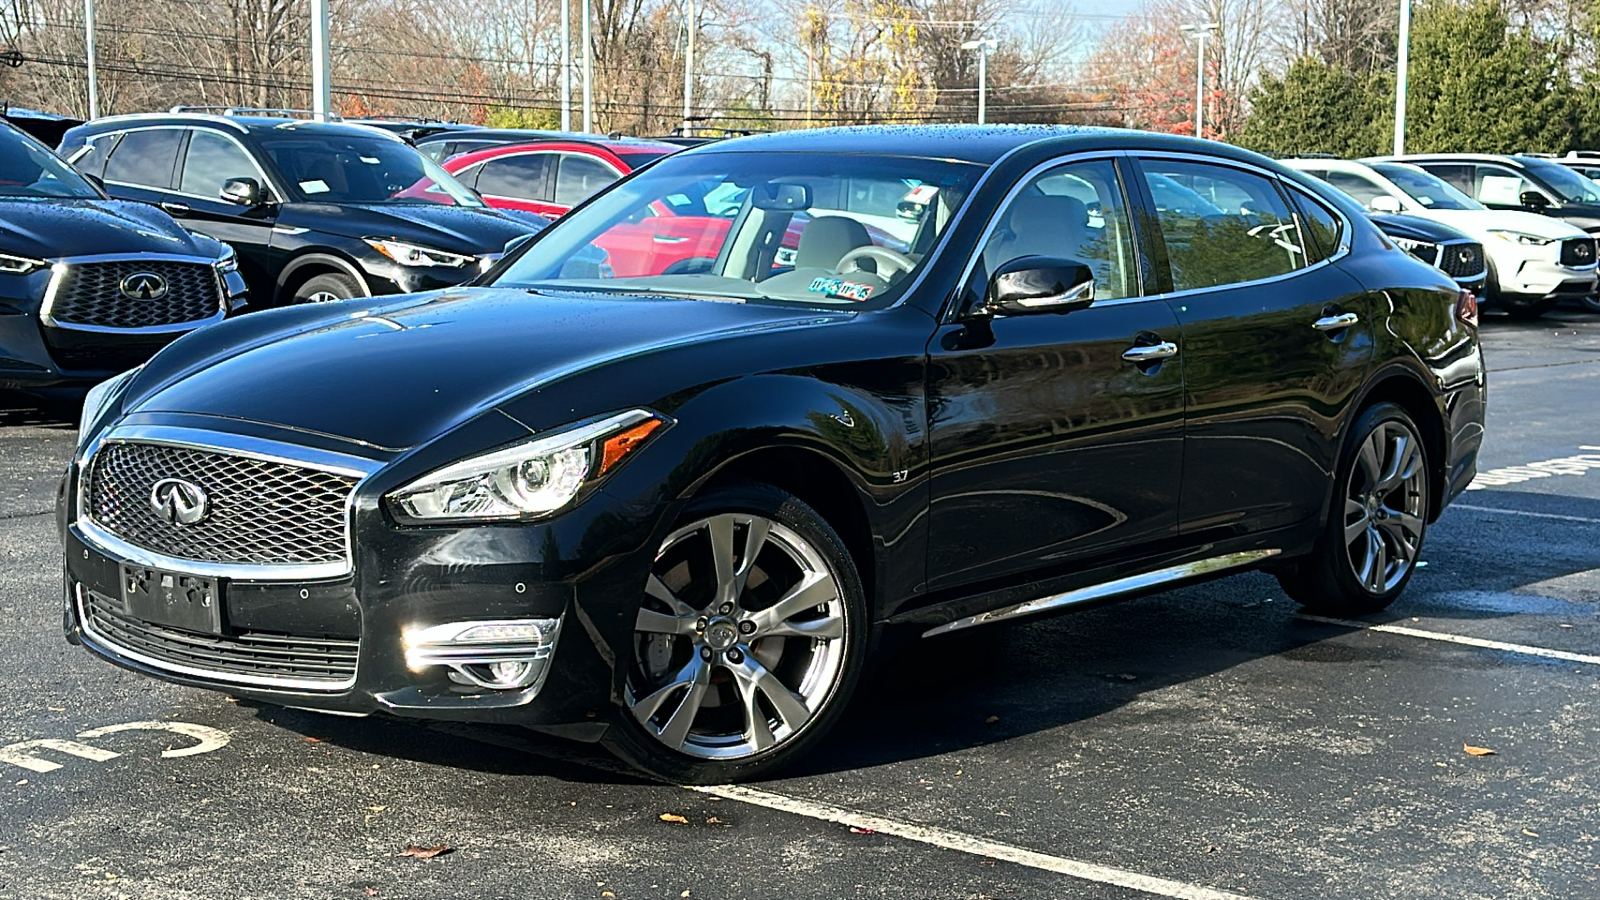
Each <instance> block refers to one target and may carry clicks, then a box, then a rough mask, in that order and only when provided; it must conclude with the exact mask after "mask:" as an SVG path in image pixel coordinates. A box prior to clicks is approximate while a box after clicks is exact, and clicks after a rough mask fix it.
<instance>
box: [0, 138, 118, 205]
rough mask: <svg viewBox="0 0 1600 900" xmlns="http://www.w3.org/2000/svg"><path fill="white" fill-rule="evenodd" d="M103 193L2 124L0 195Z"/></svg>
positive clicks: (88, 196) (35, 143)
mask: <svg viewBox="0 0 1600 900" xmlns="http://www.w3.org/2000/svg"><path fill="white" fill-rule="evenodd" d="M99 196H100V193H99V192H98V191H96V190H95V189H94V187H93V186H92V185H90V184H89V182H87V181H85V180H84V178H83V176H82V175H79V174H78V173H77V171H76V170H74V169H73V168H72V167H71V166H69V165H67V164H66V163H64V162H62V161H61V159H60V158H59V157H57V156H56V155H55V154H54V153H51V152H50V151H49V150H46V149H45V148H44V147H43V146H41V145H40V144H38V143H37V142H35V141H33V140H32V139H30V138H28V137H26V136H24V135H22V134H20V133H19V132H17V131H14V130H12V129H11V128H9V127H6V126H0V197H85V198H98V197H99Z"/></svg>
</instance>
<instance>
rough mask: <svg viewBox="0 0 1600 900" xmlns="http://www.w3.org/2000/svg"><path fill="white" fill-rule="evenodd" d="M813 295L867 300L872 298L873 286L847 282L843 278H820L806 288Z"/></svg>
mask: <svg viewBox="0 0 1600 900" xmlns="http://www.w3.org/2000/svg"><path fill="white" fill-rule="evenodd" d="M806 290H808V291H810V292H811V293H813V294H827V295H828V296H829V297H843V298H844V299H846V300H865V299H867V298H868V297H871V296H872V285H870V284H859V283H857V282H854V281H845V280H844V279H843V278H818V279H816V280H814V281H812V282H811V286H810V287H808V288H806Z"/></svg>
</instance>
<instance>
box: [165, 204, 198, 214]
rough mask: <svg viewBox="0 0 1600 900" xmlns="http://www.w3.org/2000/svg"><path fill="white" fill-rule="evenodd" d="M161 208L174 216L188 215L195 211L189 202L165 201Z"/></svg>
mask: <svg viewBox="0 0 1600 900" xmlns="http://www.w3.org/2000/svg"><path fill="white" fill-rule="evenodd" d="M161 208H162V209H164V210H166V211H167V212H168V213H170V214H171V215H174V216H187V215H188V214H189V213H190V212H192V211H193V210H191V209H189V204H187V203H163V204H161Z"/></svg>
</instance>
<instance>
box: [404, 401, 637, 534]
mask: <svg viewBox="0 0 1600 900" xmlns="http://www.w3.org/2000/svg"><path fill="white" fill-rule="evenodd" d="M667 424H668V420H667V419H666V418H664V417H663V416H660V415H658V414H656V413H653V412H649V411H647V410H643V409H633V410H629V411H627V412H625V413H619V414H617V415H614V416H610V417H608V418H605V419H601V420H599V421H595V422H588V423H585V424H582V425H576V426H573V427H571V428H567V429H563V430H561V431H558V432H556V433H554V434H551V435H547V436H545V437H542V438H538V439H536V440H533V441H529V442H528V443H525V444H518V445H517V446H515V447H507V448H506V449H504V450H496V451H494V452H493V453H486V454H484V455H482V456H474V457H472V458H471V459H465V460H462V461H461V462H458V463H454V464H452V465H449V466H445V467H444V468H442V469H440V470H438V471H436V472H433V473H430V474H428V475H425V476H423V477H422V478H419V479H417V480H416V481H413V482H412V483H410V484H408V485H406V486H405V487H403V488H400V489H399V490H397V491H394V492H393V493H391V494H390V495H389V503H390V508H391V510H392V511H393V512H394V513H395V515H396V516H397V517H398V518H400V519H402V520H408V521H412V522H447V521H464V520H473V521H492V520H503V519H530V518H537V517H539V516H546V515H549V514H550V513H553V512H555V511H557V510H559V509H561V508H562V507H564V506H566V505H567V504H569V503H571V502H572V500H573V498H575V497H577V496H578V492H579V491H581V490H582V489H583V487H584V486H585V485H587V484H589V483H591V482H593V481H594V480H595V479H598V478H600V477H601V476H603V475H605V474H606V473H608V472H610V471H611V470H613V469H615V468H616V467H617V466H618V465H621V463H622V461H623V460H624V459H626V458H627V457H628V456H629V455H630V454H631V453H633V451H634V450H637V449H638V448H639V447H641V446H643V444H644V442H645V441H646V440H647V439H648V438H649V437H650V435H652V434H654V433H655V432H656V431H657V430H658V429H660V428H661V427H662V426H664V425H667Z"/></svg>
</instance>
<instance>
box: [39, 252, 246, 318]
mask: <svg viewBox="0 0 1600 900" xmlns="http://www.w3.org/2000/svg"><path fill="white" fill-rule="evenodd" d="M139 275H154V276H156V278H158V279H160V283H161V284H164V285H165V286H166V288H165V291H164V292H163V293H161V295H160V296H158V297H148V298H141V297H139V296H130V295H129V294H128V293H127V292H124V291H123V289H122V288H123V285H124V283H125V282H127V281H128V279H130V278H135V277H136V276H139ZM56 279H57V280H56V283H55V285H54V286H53V288H52V294H51V302H50V307H49V318H50V320H51V321H53V322H54V323H56V324H58V325H62V326H65V327H69V328H70V327H72V326H80V327H92V328H115V329H137V328H159V327H162V326H174V325H185V324H198V323H200V322H203V321H205V320H207V319H210V318H213V317H215V316H217V315H219V314H220V313H221V312H222V310H223V296H222V284H221V282H220V281H219V280H218V279H217V273H216V270H215V269H214V268H212V266H211V265H210V264H209V263H204V262H174V261H171V260H150V261H141V260H114V261H110V262H69V263H67V264H66V265H65V266H64V267H63V268H62V269H61V272H60V274H58V275H57V276H56Z"/></svg>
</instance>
